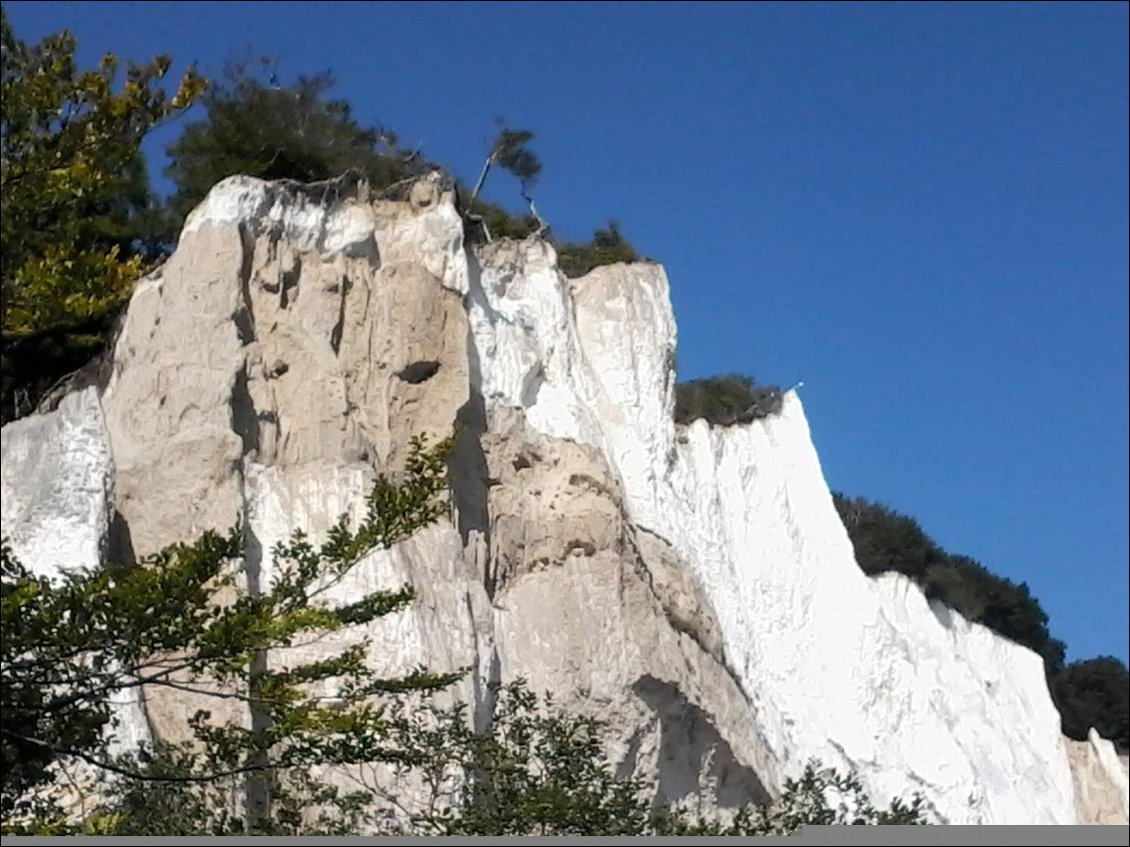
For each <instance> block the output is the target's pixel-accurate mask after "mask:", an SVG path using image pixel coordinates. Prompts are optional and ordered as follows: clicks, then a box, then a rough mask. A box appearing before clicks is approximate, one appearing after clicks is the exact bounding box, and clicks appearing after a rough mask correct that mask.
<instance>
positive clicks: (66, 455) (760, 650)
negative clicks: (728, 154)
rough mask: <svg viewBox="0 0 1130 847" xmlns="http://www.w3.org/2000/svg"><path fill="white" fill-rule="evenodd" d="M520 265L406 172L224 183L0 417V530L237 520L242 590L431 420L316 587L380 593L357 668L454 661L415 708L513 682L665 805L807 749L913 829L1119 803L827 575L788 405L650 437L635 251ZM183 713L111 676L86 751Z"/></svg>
mask: <svg viewBox="0 0 1130 847" xmlns="http://www.w3.org/2000/svg"><path fill="white" fill-rule="evenodd" d="M555 262H556V257H555V255H554V252H553V249H552V247H550V246H549V245H547V244H546V243H544V242H542V241H540V240H537V239H530V240H527V241H524V242H500V243H495V244H492V245H489V246H487V247H485V248H480V249H475V250H472V249H470V248H469V247H467V246H466V245H465V243H464V239H463V227H462V223H461V220H460V218H459V216H458V214H457V213H456V211H455V208H454V205H453V198H452V196H451V194H450V193H449V192H447V191H445V189H444V187H443V185H442V183H441V182H440V181H439V179H438V178H435V179H424V180H421V181H419V182H417V183H415V184H413V185H411V186H410V187H409V188H408V189H407V190H406V191H405V193H404V196H403V197H401V198H400V199H395V200H389V199H383V200H382V199H377V200H370V199H368V198H367V197H365V196H364V192H363V190H360V189H357V188H348V187H341V188H340V190H335V189H333V188H332V187H326V186H323V187H320V188H298V187H294V186H290V185H284V184H272V183H263V182H259V181H256V180H252V179H248V178H243V177H235V178H232V179H229V180H226V181H224V182H223V183H221V184H220V185H218V186H217V187H216V188H215V189H214V190H213V191H212V193H211V194H210V195H209V197H208V198H207V199H206V200H205V201H204V203H203V204H202V205H201V206H200V207H199V208H198V209H197V210H196V211H195V212H194V213H193V214H192V215H191V216H190V218H189V220H188V221H187V223H186V226H185V230H184V233H183V235H182V238H181V241H180V244H179V247H178V249H177V251H176V253H175V254H174V256H173V257H172V258H171V259H170V260H169V262H168V263H167V264H166V265H165V266H164V267H163V268H161V269H160V270H159V271H158V272H156V273H155V274H154V275H152V276H150V277H148V278H146V279H144V280H142V281H141V282H140V283H139V284H138V286H137V289H136V291H135V293H134V295H133V299H132V301H131V303H130V306H129V310H128V312H127V315H126V317H125V319H124V322H123V325H122V327H121V330H120V333H119V335H118V338H117V341H116V344H115V346H114V348H113V350H112V351H111V353H110V354H109V355H108V357H107V358H106V360H105V361H104V362H102V363H101V364H100V365H99V366H98V367H95V368H91V369H89V370H88V372H87V373H86V374H84V375H83V376H82V378H81V379H80V380H76V382H75V383H74V384H73V385H72V387H71V389H70V390H69V391H68V392H66V393H65V394H64V395H63V396H62V397H61V399H58V400H57V403H56V404H55V407H54V408H53V409H51V410H50V411H46V412H43V413H40V414H37V415H35V416H32V417H30V418H27V419H25V420H22V421H18V422H16V423H13V424H10V425H9V426H7V427H5V428H4V432H3V484H2V493H3V503H2V514H3V531H4V533H5V534H7V535H9V536H11V538H12V541H13V544H14V547H15V549H16V552H17V554H18V555H20V557H21V558H22V559H23V560H24V561H25V563H27V564H28V565H29V566H32V567H33V568H37V569H40V570H51V569H52V568H54V567H58V566H65V565H74V564H79V563H88V562H92V561H96V560H99V559H102V560H105V559H106V558H108V557H115V558H119V559H120V558H122V557H126V558H128V557H132V556H141V555H144V554H148V553H151V552H154V551H156V550H157V549H159V548H160V547H162V546H164V545H166V544H168V543H171V542H173V541H180V540H185V539H187V538H190V537H192V536H193V535H195V534H197V533H198V532H199V531H201V530H204V529H206V528H217V529H220V528H226V527H228V526H230V525H231V524H232V523H233V522H234V519H235V518H237V517H242V518H243V519H244V521H245V522H246V525H247V526H248V528H249V532H248V542H247V549H246V551H245V552H246V556H247V559H248V562H249V564H250V567H249V569H248V572H249V583H251V584H250V585H249V586H248V588H249V590H255V588H256V584H257V583H264V582H265V581H267V580H269V578H270V569H271V561H270V557H269V556H268V555H265V553H264V551H268V550H270V548H271V547H272V545H273V544H274V543H275V542H276V541H278V540H280V539H282V538H283V537H285V536H286V535H288V534H289V532H290V531H291V529H293V528H297V527H301V528H304V529H306V530H308V531H309V532H311V534H312V535H314V536H315V538H316V537H317V536H318V534H319V533H320V532H324V531H325V530H326V529H327V528H328V527H329V525H330V524H331V522H332V521H333V520H334V519H335V518H336V517H337V516H338V515H339V514H340V513H341V512H343V511H352V512H354V513H355V514H359V513H360V510H361V507H362V498H363V495H364V493H365V491H366V490H367V488H368V484H369V481H370V480H371V479H372V477H373V474H374V473H375V472H376V471H380V470H383V469H395V468H396V467H397V466H398V464H399V460H400V458H401V457H402V454H403V449H404V445H405V444H406V442H407V438H408V437H409V436H410V435H413V434H418V433H423V434H427V435H432V436H445V435H447V434H449V433H450V432H452V430H453V428H455V427H456V425H457V424H458V431H459V433H460V434H459V439H458V446H457V450H456V454H455V458H454V487H453V492H452V508H451V514H450V519H449V520H445V521H442V522H441V523H440V524H439V525H436V526H433V527H431V528H429V529H427V530H425V531H424V532H421V533H419V534H418V535H417V536H415V537H413V538H412V539H410V540H408V541H406V542H405V543H403V544H401V545H399V546H397V547H396V548H394V549H393V550H390V551H387V552H377V553H373V554H371V555H369V556H368V557H366V559H365V560H364V561H363V562H362V564H361V565H360V566H359V567H358V568H356V569H355V571H354V572H353V573H352V574H351V576H350V578H349V579H348V580H345V581H343V582H342V583H341V584H339V585H338V586H337V588H336V589H335V590H336V591H337V592H338V596H340V597H342V598H348V597H355V596H356V595H357V593H358V592H360V591H371V590H373V589H375V588H379V587H390V588H391V587H395V586H397V585H399V584H401V583H403V582H405V581H407V582H410V583H411V584H412V585H414V586H415V588H416V590H417V593H418V600H417V601H416V602H415V603H414V604H413V605H412V606H411V607H410V608H409V609H407V610H406V611H404V612H402V613H399V614H397V615H395V616H392V617H390V618H386V619H382V620H381V621H378V622H376V623H375V624H373V625H372V626H371V628H370V629H369V630H368V631H367V635H368V636H369V637H371V638H372V639H373V644H374V648H373V652H372V661H373V663H374V664H375V665H379V666H380V667H381V669H382V670H386V671H388V672H397V671H408V670H410V669H411V668H413V667H414V666H416V665H417V664H418V663H420V662H421V661H424V662H426V663H427V664H428V665H429V666H431V667H432V668H433V669H435V670H447V669H455V668H459V667H471V668H473V669H474V670H473V673H471V674H470V675H469V676H468V677H467V678H466V679H465V681H464V682H463V683H461V684H460V685H458V686H456V688H455V689H454V690H453V691H452V693H451V696H453V697H458V698H461V699H466V700H469V701H471V702H472V703H473V704H474V705H475V709H474V712H475V713H476V714H477V715H478V716H479V717H480V718H481V716H482V715H483V714H484V711H485V709H486V707H487V705H488V704H487V701H486V698H487V696H488V693H487V685H488V683H490V682H491V681H508V680H511V679H514V678H516V677H525V678H527V679H528V680H529V681H530V683H531V685H532V687H533V688H535V689H551V690H553V691H554V692H555V693H556V694H557V696H558V698H559V700H563V703H564V705H565V706H567V707H569V708H573V709H576V710H580V711H587V712H590V713H593V714H597V715H599V716H600V717H602V718H604V719H605V720H608V721H610V723H611V727H612V731H613V737H612V740H611V744H612V746H611V753H612V755H613V756H614V757H615V758H616V760H617V761H618V763H619V764H620V766H621V768H622V770H623V771H624V772H629V771H635V772H637V773H642V774H646V775H647V776H648V777H650V778H651V779H652V781H653V783H654V786H655V791H656V794H657V796H658V797H659V798H661V799H665V800H690V801H693V802H703V803H706V804H709V805H713V806H720V807H727V806H734V805H738V804H741V803H745V802H749V801H751V800H761V799H765V798H766V797H768V796H771V795H773V794H774V793H775V792H777V791H778V790H779V789H780V787H781V785H782V783H783V781H784V780H785V779H786V778H788V777H791V776H796V775H798V774H799V772H800V770H801V769H802V768H803V766H804V763H805V761H806V760H807V759H809V758H810V757H818V758H820V759H822V760H823V761H824V762H825V763H826V764H828V765H833V766H840V767H854V768H857V769H858V771H859V772H860V774H861V776H862V778H863V780H864V783H865V784H866V786H867V787H868V788H869V789H870V790H871V791H872V792H873V794H874V795H875V796H876V797H877V799H879V800H882V801H885V800H887V799H889V798H891V797H893V796H895V795H906V794H908V793H909V792H911V791H914V790H920V791H922V792H923V793H924V794H925V796H926V797H927V799H928V800H929V804H930V813H931V814H932V815H933V816H934V818H935V819H936V820H938V821H940V822H948V823H996V824H1000V823H1027V824H1031V823H1064V824H1067V823H1084V822H1086V823H1090V822H1095V823H1099V822H1102V823H1115V822H1117V823H1123V824H1124V823H1126V821H1127V776H1126V767H1125V764H1124V763H1122V762H1120V761H1119V759H1118V757H1117V756H1116V755H1115V752H1114V750H1113V748H1112V747H1111V745H1110V744H1109V742H1106V741H1104V740H1103V739H1100V738H1098V737H1097V736H1093V737H1092V738H1091V740H1090V741H1089V742H1084V743H1076V742H1070V741H1068V740H1066V739H1064V738H1063V737H1062V735H1061V734H1060V731H1059V718H1058V715H1057V714H1056V712H1055V709H1054V707H1053V705H1052V702H1051V699H1050V697H1049V694H1048V690H1047V686H1046V684H1045V681H1044V675H1043V669H1042V666H1041V663H1040V659H1039V658H1038V657H1037V656H1036V655H1035V654H1033V653H1031V652H1030V651H1028V650H1026V649H1024V648H1022V647H1019V646H1018V645H1016V644H1013V643H1011V642H1009V641H1007V640H1005V639H1002V638H1000V637H999V636H997V635H995V634H993V633H992V632H990V631H989V630H987V629H984V628H983V627H980V626H977V625H973V624H970V623H968V622H967V621H965V620H963V619H962V618H960V617H959V616H957V615H955V614H953V613H951V612H949V611H947V610H946V609H944V608H941V607H939V606H937V605H931V604H929V603H928V602H927V601H926V599H925V598H924V596H923V595H922V593H921V592H920V591H919V590H918V589H917V588H916V587H915V586H914V585H912V584H911V583H909V582H908V581H907V580H906V579H904V578H902V577H900V576H894V575H888V576H885V577H882V578H880V579H870V578H868V577H866V576H864V575H863V573H862V572H861V571H860V570H859V567H858V566H857V565H856V563H855V561H854V558H853V553H852V548H851V544H850V541H849V540H848V536H847V533H846V532H845V530H844V528H843V526H842V524H841V523H840V520H839V518H838V516H837V514H836V510H835V508H834V506H833V503H832V498H831V495H830V493H829V491H828V488H827V485H826V484H825V481H824V478H823V475H822V472H821V469H820V463H819V460H818V458H817V455H816V452H815V449H814V447H813V444H812V439H811V437H810V433H809V429H808V423H807V421H806V419H805V416H804V411H803V408H802V406H801V402H800V399H799V398H798V397H797V396H796V395H795V394H791V393H790V394H788V395H786V397H785V400H784V404H783V408H782V411H781V413H780V414H779V415H776V416H773V417H771V418H768V419H765V420H762V421H758V422H755V423H752V424H749V425H745V426H741V427H734V428H730V429H725V430H722V429H712V428H711V427H709V426H707V425H706V424H705V423H704V422H702V421H699V422H697V423H695V424H693V425H691V426H689V427H676V425H675V424H674V422H673V415H672V406H673V402H674V373H673V371H672V362H673V360H674V356H673V354H674V350H675V340H676V329H675V322H674V319H673V316H672V313H671V307H670V302H669V298H668V288H667V279H666V276H665V274H664V272H663V269H662V268H661V267H660V266H658V265H655V264H638V265H616V266H610V267H603V268H598V269H597V270H594V271H593V272H591V273H590V274H588V275H587V276H585V277H583V278H581V279H577V280H566V279H565V278H564V277H563V276H562V275H561V274H560V273H558V271H557V269H556V265H555ZM342 637H343V638H349V637H356V634H352V635H351V634H345V635H343V636H342ZM276 660H278V661H282V660H284V659H283V658H281V657H280V658H277V659H276ZM198 705H199V704H193V703H192V702H190V700H188V699H186V696H185V695H180V694H178V695H176V696H172V695H171V694H170V693H169V692H161V693H155V692H146V693H145V695H144V696H143V697H142V698H141V699H139V700H136V701H133V702H126V703H123V704H122V709H123V715H124V716H125V720H124V722H123V727H122V730H121V732H120V738H119V739H118V740H119V742H120V743H121V744H122V745H123V746H126V747H128V746H130V745H131V744H136V743H137V742H138V741H141V740H145V739H147V738H152V737H163V738H175V737H177V733H178V726H179V725H181V724H183V719H184V717H185V716H186V715H187V714H190V713H191V712H192V711H194V710H195V708H197V706H198ZM210 706H211V707H212V708H213V711H215V703H212V704H210Z"/></svg>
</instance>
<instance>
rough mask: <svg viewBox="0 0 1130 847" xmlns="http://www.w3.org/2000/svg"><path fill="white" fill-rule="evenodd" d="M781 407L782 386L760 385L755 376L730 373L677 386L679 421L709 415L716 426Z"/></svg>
mask: <svg viewBox="0 0 1130 847" xmlns="http://www.w3.org/2000/svg"><path fill="white" fill-rule="evenodd" d="M780 411H781V389H780V388H777V387H775V386H771V385H757V384H756V383H755V382H754V379H753V377H751V376H743V375H741V374H726V375H724V376H712V377H706V378H705V379H695V380H690V381H688V382H681V383H678V384H677V385H676V386H675V422H676V423H679V424H689V423H691V422H692V421H696V420H698V419H699V418H705V419H706V421H707V422H708V423H710V424H711V425H713V426H734V425H735V424H743V423H749V422H750V421H755V420H758V419H759V418H765V417H768V416H769V415H775V414H777V413H778V412H780Z"/></svg>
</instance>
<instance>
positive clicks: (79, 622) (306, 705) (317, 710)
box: [0, 439, 457, 829]
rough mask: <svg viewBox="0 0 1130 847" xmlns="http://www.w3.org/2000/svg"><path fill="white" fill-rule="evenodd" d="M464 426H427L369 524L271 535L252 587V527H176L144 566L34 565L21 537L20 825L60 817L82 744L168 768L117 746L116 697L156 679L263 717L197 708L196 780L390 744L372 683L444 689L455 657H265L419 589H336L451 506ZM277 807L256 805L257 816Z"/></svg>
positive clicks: (12, 719) (8, 694) (334, 759)
mask: <svg viewBox="0 0 1130 847" xmlns="http://www.w3.org/2000/svg"><path fill="white" fill-rule="evenodd" d="M451 444H452V442H451V441H450V440H448V441H444V442H441V443H440V444H438V445H437V446H435V447H431V448H429V447H427V446H426V445H425V443H424V442H423V441H421V440H418V439H417V440H413V442H412V445H411V450H410V453H409V456H408V458H407V462H406V466H405V470H404V474H403V478H402V479H399V480H396V481H393V480H390V479H389V478H388V477H386V476H383V475H382V476H379V477H378V478H377V479H376V481H375V483H374V485H373V488H372V490H371V491H370V492H369V495H368V498H367V504H366V505H367V510H366V515H365V518H364V520H363V521H362V522H361V523H360V524H359V525H358V526H357V527H356V529H353V528H351V527H350V524H349V521H348V520H347V518H346V517H345V516H343V517H342V518H341V519H340V520H339V521H338V522H337V523H336V524H335V525H334V526H333V527H332V528H331V529H330V531H329V532H328V535H327V540H326V541H325V542H324V543H323V544H320V545H314V544H312V543H311V542H310V541H309V540H308V539H307V537H306V536H305V535H304V534H303V532H301V531H300V530H298V531H295V532H294V534H293V536H292V537H291V538H290V539H289V540H288V541H286V542H284V543H280V544H279V545H277V546H276V548H275V549H274V550H273V558H274V562H275V569H274V573H275V574H277V576H276V577H275V579H274V581H273V583H272V584H271V585H270V586H269V587H267V588H266V589H265V590H264V591H262V592H261V593H257V594H251V593H247V592H246V591H243V590H242V589H241V586H242V585H243V577H244V565H243V563H242V562H241V561H240V557H241V551H242V532H241V530H240V528H239V527H236V528H235V529H233V530H232V531H230V532H228V533H226V534H220V533H215V532H208V533H205V534H204V535H203V536H202V537H201V538H200V539H199V540H198V541H196V542H195V543H193V544H177V545H173V546H171V547H169V548H167V549H165V550H162V551H161V552H159V553H157V554H155V555H153V556H151V557H149V558H147V559H144V560H142V561H141V562H140V563H139V566H115V565H112V566H108V567H91V568H85V569H78V570H74V571H67V572H63V573H62V574H60V576H58V577H56V578H47V577H43V576H36V575H34V574H33V573H32V572H31V571H29V570H28V569H27V568H26V567H25V566H24V565H22V564H21V563H20V562H18V561H17V560H16V559H15V557H14V556H13V555H12V551H11V548H10V546H9V545H8V544H7V543H5V544H4V545H3V559H2V564H3V572H2V575H3V582H2V597H3V607H2V612H3V614H2V625H3V630H2V636H3V637H2V648H0V677H2V679H0V707H2V709H0V717H2V724H0V741H2V754H3V775H2V779H3V782H2V787H3V790H2V793H0V810H2V813H3V823H4V826H5V828H8V829H11V828H12V827H15V826H16V825H17V824H19V823H20V822H21V821H23V820H27V819H29V818H32V819H38V820H39V821H41V822H42V821H43V820H45V819H54V818H57V817H58V810H57V809H56V808H54V806H53V804H54V798H55V796H56V795H57V793H58V788H59V780H60V779H61V777H60V776H59V772H58V769H57V768H55V767H53V766H54V765H57V764H60V763H65V762H67V761H73V760H79V761H81V762H83V763H85V764H86V765H88V766H93V767H94V768H96V769H99V770H102V771H107V772H114V773H117V774H119V775H122V776H124V777H126V778H128V779H133V780H137V779H143V780H144V779H149V780H152V779H154V778H159V777H155V776H154V774H153V773H152V772H146V771H144V770H142V769H138V768H131V767H128V766H122V765H120V764H116V763H115V762H114V761H113V760H112V758H111V757H110V756H109V754H108V747H107V745H108V740H109V732H108V730H110V729H112V721H113V715H114V712H113V709H112V708H111V705H110V702H109V701H110V698H111V697H113V696H115V695H120V694H121V693H122V692H126V691H128V690H129V689H132V688H136V687H138V686H142V685H144V686H149V687H150V688H151V689H152V688H160V687H166V688H170V689H173V690H176V691H189V692H195V693H197V694H202V695H207V696H214V697H216V698H218V700H217V701H219V700H226V701H228V702H230V701H231V700H233V699H234V700H236V701H238V702H240V703H243V704H245V705H246V708H247V709H248V710H249V711H250V713H251V714H252V715H254V716H255V718H256V719H255V720H253V721H252V722H251V725H250V727H248V726H245V725H244V722H240V723H223V722H213V721H211V720H210V715H209V714H208V713H206V712H202V713H198V714H196V715H194V716H192V717H191V719H190V721H189V723H190V726H191V728H192V730H193V732H194V734H195V736H196V741H197V744H196V746H195V747H194V748H193V750H192V751H189V752H186V753H185V755H183V756H182V757H181V758H180V759H179V760H177V765H178V767H179V770H178V771H177V773H176V780H177V781H179V782H182V783H183V782H200V783H209V782H213V781H215V780H217V779H221V778H230V777H236V776H240V775H247V774H251V775H255V774H281V773H284V772H286V771H290V770H293V769H295V768H304V767H309V766H311V765H315V764H327V763H329V764H333V763H349V762H357V761H370V760H372V759H373V758H376V757H378V756H379V751H380V750H381V749H383V748H382V739H383V738H384V735H385V730H384V722H383V719H382V717H381V711H380V708H379V705H378V704H376V703H375V701H374V699H373V698H374V697H376V696H378V695H387V694H390V693H395V692H402V691H431V690H435V689H437V688H441V687H444V686H446V685H448V684H450V683H451V682H452V681H453V680H454V679H456V678H457V675H449V674H439V675H435V674H431V673H429V672H427V671H426V670H425V669H423V668H421V669H420V670H418V671H417V672H415V673H413V674H411V675H409V676H407V677H403V678H397V679H382V678H380V677H379V676H377V675H376V674H375V673H374V672H373V671H371V670H370V669H369V668H368V667H367V665H366V655H367V650H368V644H367V642H365V641H364V640H361V641H359V642H358V643H356V644H355V645H353V646H351V647H348V648H345V649H342V650H339V651H337V652H336V653H332V654H331V655H328V656H326V657H325V658H323V659H320V660H318V661H312V662H307V663H302V664H298V665H296V666H294V667H291V668H289V669H266V668H265V664H266V663H265V662H261V661H260V659H261V657H262V656H263V655H264V654H265V651H268V650H278V649H284V648H287V647H291V646H293V645H295V644H296V643H300V642H304V641H308V640H310V639H312V638H317V637H319V636H322V635H324V634H326V633H330V632H335V631H338V630H342V629H343V628H347V627H356V626H360V625H363V624H365V623H367V622H369V621H372V620H374V619H376V618H380V617H382V616H385V615H388V614H390V613H392V612H395V611H397V610H399V609H401V608H403V607H404V606H405V605H406V604H407V603H409V602H410V601H411V599H412V592H411V590H410V589H409V588H408V587H404V588H402V589H400V590H398V591H391V592H389V591H378V592H374V593H372V594H370V595H368V596H363V597H359V598H357V599H356V600H354V601H353V602H351V603H348V604H346V605H343V606H336V607H335V606H331V605H330V604H328V603H326V602H325V601H324V598H323V595H324V593H325V592H326V590H327V589H328V588H329V587H330V586H332V585H333V584H335V583H336V582H338V581H340V580H341V579H342V578H343V577H344V576H345V575H346V574H347V573H348V572H349V571H350V570H351V569H352V568H353V567H354V566H355V565H356V564H357V562H358V561H359V560H360V559H361V558H362V557H363V556H364V555H366V554H367V553H368V552H369V551H371V550H373V549H380V548H386V547H388V546H390V545H392V544H395V543H397V542H398V541H400V540H402V539H404V538H406V537H408V536H409V535H411V534H413V533H414V532H416V531H417V530H419V529H421V528H423V527H424V526H426V525H428V524H430V523H432V522H433V521H434V520H435V519H436V518H437V517H439V516H440V515H441V514H442V513H443V512H444V510H445V509H446V508H447V507H446V504H445V503H444V502H443V499H442V498H440V497H439V495H440V494H441V493H442V492H443V491H444V490H445V489H446V486H447V472H446V457H447V456H448V454H449V452H450V449H451ZM41 564H42V563H41ZM331 682H332V684H333V686H334V689H335V690H336V695H335V696H334V697H333V698H332V699H329V700H327V699H325V698H324V697H322V696H319V695H318V693H317V690H318V686H319V685H321V684H329V683H331ZM253 787H254V788H255V789H256V790H257V791H258V792H259V794H260V795H265V794H266V792H267V791H268V790H269V785H267V783H266V782H263V784H260V785H257V786H253ZM266 814H267V813H266V811H265V810H264V811H263V814H262V815H260V814H259V813H258V812H256V811H255V810H254V809H252V811H251V813H250V815H251V819H252V820H251V825H252V826H258V823H256V821H257V820H258V819H259V818H260V817H262V816H265V815H266Z"/></svg>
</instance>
